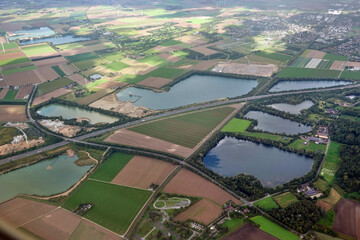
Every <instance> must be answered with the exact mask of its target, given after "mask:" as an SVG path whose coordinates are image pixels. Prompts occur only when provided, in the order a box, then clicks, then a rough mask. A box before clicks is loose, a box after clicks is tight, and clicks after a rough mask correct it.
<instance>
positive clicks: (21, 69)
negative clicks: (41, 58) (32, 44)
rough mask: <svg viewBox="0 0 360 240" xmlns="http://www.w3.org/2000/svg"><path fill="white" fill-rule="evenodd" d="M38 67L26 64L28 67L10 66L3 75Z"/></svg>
mask: <svg viewBox="0 0 360 240" xmlns="http://www.w3.org/2000/svg"><path fill="white" fill-rule="evenodd" d="M33 69H36V67H35V66H34V65H31V66H26V67H18V68H10V69H7V70H4V71H2V72H1V74H2V75H7V74H12V73H19V72H26V71H29V70H33Z"/></svg>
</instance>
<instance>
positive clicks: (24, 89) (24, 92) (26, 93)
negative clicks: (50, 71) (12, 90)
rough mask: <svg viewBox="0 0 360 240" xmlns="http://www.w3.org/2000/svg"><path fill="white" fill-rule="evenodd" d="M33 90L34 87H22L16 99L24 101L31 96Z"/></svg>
mask: <svg viewBox="0 0 360 240" xmlns="http://www.w3.org/2000/svg"><path fill="white" fill-rule="evenodd" d="M33 88H34V87H33V86H25V87H21V88H20V89H19V92H18V93H17V94H16V97H15V99H24V97H26V96H29V95H30V93H31V92H32V90H33Z"/></svg>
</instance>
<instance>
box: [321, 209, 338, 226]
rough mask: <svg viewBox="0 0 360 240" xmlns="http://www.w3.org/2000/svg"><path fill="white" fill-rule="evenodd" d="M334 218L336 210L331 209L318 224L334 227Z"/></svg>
mask: <svg viewBox="0 0 360 240" xmlns="http://www.w3.org/2000/svg"><path fill="white" fill-rule="evenodd" d="M334 220H335V212H334V210H332V209H331V210H329V211H328V212H327V213H326V214H325V216H324V217H322V218H321V219H320V220H319V221H318V222H317V224H319V225H324V226H326V227H328V228H332V226H333V225H334Z"/></svg>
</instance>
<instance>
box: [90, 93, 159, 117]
mask: <svg viewBox="0 0 360 240" xmlns="http://www.w3.org/2000/svg"><path fill="white" fill-rule="evenodd" d="M89 106H90V107H94V108H101V109H104V110H110V111H113V112H118V113H123V114H126V115H128V116H130V117H143V116H146V115H148V114H151V113H154V112H155V111H153V110H150V109H147V108H146V107H141V106H134V105H133V104H132V103H131V102H130V101H127V102H120V101H119V100H118V98H117V97H116V95H115V94H110V95H107V96H105V97H103V98H101V99H100V100H97V101H96V102H93V103H91V104H90V105H89Z"/></svg>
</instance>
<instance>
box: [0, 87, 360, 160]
mask: <svg viewBox="0 0 360 240" xmlns="http://www.w3.org/2000/svg"><path fill="white" fill-rule="evenodd" d="M36 87H37V86H35V87H34V89H33V92H32V94H31V96H30V98H29V99H30V100H29V104H28V107H27V115H28V117H29V120H30V122H32V123H33V124H35V125H38V123H37V121H36V120H35V119H33V118H32V116H31V114H30V105H31V104H30V103H31V101H32V99H33V97H34V94H35V91H36ZM357 87H360V84H352V85H346V86H339V87H334V88H323V89H313V90H301V91H292V92H281V93H271V94H266V95H258V96H250V97H243V98H236V99H230V100H227V101H220V102H212V103H205V104H201V105H197V106H193V107H188V108H183V109H179V110H172V111H168V112H164V113H160V114H158V115H154V116H149V117H146V118H142V119H139V120H135V121H132V122H127V123H124V124H120V125H118V126H114V127H111V128H107V129H102V130H99V131H94V132H91V133H88V134H85V135H82V136H79V137H75V138H67V137H62V136H59V135H56V134H54V133H52V132H50V131H46V130H44V129H43V128H40V129H41V130H42V131H45V132H46V133H47V134H49V135H53V136H57V137H60V138H62V139H63V140H64V141H63V142H59V143H56V144H52V145H49V146H46V147H42V148H38V149H36V150H33V151H29V152H26V153H22V154H18V155H15V156H12V157H8V158H4V159H1V160H0V165H2V164H6V163H8V162H11V161H16V160H19V159H21V158H24V157H29V156H32V155H35V154H38V153H42V152H46V151H48V150H51V149H55V148H58V147H61V146H64V145H66V144H68V143H69V142H78V143H86V144H88V142H84V141H83V140H85V139H87V138H92V137H96V136H100V135H103V134H105V133H107V132H110V131H114V130H118V129H121V128H127V127H131V126H134V125H137V124H139V123H144V122H149V121H153V120H156V119H160V118H164V117H170V116H173V115H176V114H180V113H185V112H189V111H195V110H200V109H203V108H211V107H217V106H221V105H225V104H233V103H239V102H246V101H252V100H256V99H263V98H269V97H276V96H287V95H295V94H306V93H316V92H328V91H335V90H342V89H351V88H357ZM107 147H108V146H107Z"/></svg>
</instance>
